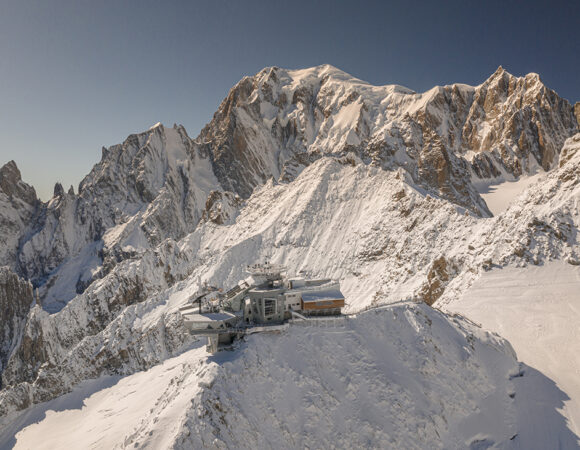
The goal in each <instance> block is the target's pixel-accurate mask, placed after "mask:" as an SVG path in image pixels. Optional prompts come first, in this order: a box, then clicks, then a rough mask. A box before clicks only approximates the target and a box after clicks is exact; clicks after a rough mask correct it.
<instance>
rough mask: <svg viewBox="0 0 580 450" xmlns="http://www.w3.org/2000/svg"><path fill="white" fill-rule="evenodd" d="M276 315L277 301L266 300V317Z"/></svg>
mask: <svg viewBox="0 0 580 450" xmlns="http://www.w3.org/2000/svg"><path fill="white" fill-rule="evenodd" d="M275 313H276V300H275V299H273V298H265V299H264V316H271V315H273V314H275Z"/></svg>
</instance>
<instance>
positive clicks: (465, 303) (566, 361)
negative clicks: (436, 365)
mask: <svg viewBox="0 0 580 450" xmlns="http://www.w3.org/2000/svg"><path fill="white" fill-rule="evenodd" d="M446 309H448V310H450V311H453V312H459V313H461V314H464V315H466V316H467V317H469V318H471V319H473V320H475V321H476V322H479V323H481V324H482V326H483V327H484V328H486V329H489V330H492V331H494V332H496V333H498V334H500V335H501V336H503V337H504V338H506V339H507V340H509V342H510V343H511V344H512V345H513V346H514V349H515V350H516V352H517V354H518V359H520V360H521V361H522V362H524V363H526V364H528V365H529V366H531V367H534V368H535V369H537V370H539V371H540V372H542V373H543V374H544V375H546V376H547V377H549V378H551V379H552V380H554V381H555V382H556V384H557V385H558V387H559V388H560V389H562V390H563V391H564V392H566V394H567V395H568V396H569V397H570V399H569V400H567V401H566V402H565V405H564V408H563V413H564V415H565V416H566V417H567V418H568V420H569V425H570V428H571V430H572V431H574V432H575V433H576V434H577V435H579V436H580V266H574V265H570V264H567V263H565V262H562V261H559V262H552V263H549V264H546V265H545V266H533V267H526V268H514V267H506V268H502V269H496V270H492V271H490V272H488V273H486V274H484V275H483V276H482V277H481V278H480V279H479V280H477V281H476V282H475V283H474V284H473V286H471V288H470V289H469V290H468V291H467V292H466V293H465V294H464V295H463V297H462V298H460V299H458V300H457V301H455V302H451V303H449V304H448V305H447V306H446Z"/></svg>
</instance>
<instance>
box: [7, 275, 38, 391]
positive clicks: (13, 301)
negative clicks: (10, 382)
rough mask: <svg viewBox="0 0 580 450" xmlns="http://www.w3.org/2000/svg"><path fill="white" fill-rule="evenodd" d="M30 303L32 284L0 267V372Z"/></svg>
mask: <svg viewBox="0 0 580 450" xmlns="http://www.w3.org/2000/svg"><path fill="white" fill-rule="evenodd" d="M31 305H32V285H31V284H30V283H29V282H28V281H25V280H23V279H21V278H19V277H18V276H17V275H16V274H15V273H13V272H12V271H11V270H10V269H8V267H0V372H1V371H3V370H4V367H5V366H6V363H7V361H8V357H9V356H10V354H11V352H12V350H13V349H14V348H15V347H17V345H18V342H17V338H18V337H19V336H20V335H21V334H22V331H23V330H24V325H25V323H26V318H27V316H28V311H29V310H30V306H31ZM1 388H2V382H1V380H0V389H1Z"/></svg>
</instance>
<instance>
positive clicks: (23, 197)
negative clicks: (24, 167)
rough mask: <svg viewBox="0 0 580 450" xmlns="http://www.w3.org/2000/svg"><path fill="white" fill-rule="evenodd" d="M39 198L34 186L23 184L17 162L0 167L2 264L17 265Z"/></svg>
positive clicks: (0, 247)
mask: <svg viewBox="0 0 580 450" xmlns="http://www.w3.org/2000/svg"><path fill="white" fill-rule="evenodd" d="M39 206H40V201H39V200H38V198H37V197H36V192H35V190H34V188H33V187H32V186H29V185H28V184H26V183H24V182H23V181H22V177H21V174H20V170H18V167H17V166H16V163H15V162H14V161H10V162H8V163H7V164H5V165H4V166H2V167H1V168H0V265H8V266H10V267H11V268H12V269H13V270H16V269H17V267H18V264H17V255H18V246H19V242H20V240H21V239H22V238H23V237H24V236H25V235H26V233H27V232H28V231H29V230H30V223H31V222H32V221H33V218H34V217H35V215H36V214H37V212H38V208H39Z"/></svg>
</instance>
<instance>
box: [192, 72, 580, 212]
mask: <svg viewBox="0 0 580 450" xmlns="http://www.w3.org/2000/svg"><path fill="white" fill-rule="evenodd" d="M577 127H578V125H577V123H576V120H575V118H574V113H573V108H572V106H571V105H570V104H569V103H568V102H567V101H566V100H563V99H562V98H560V97H558V95H557V94H556V93H555V92H554V91H551V90H550V89H548V88H546V87H545V86H544V85H543V84H542V82H541V80H540V79H539V77H538V76H537V75H536V74H529V75H527V76H525V77H521V78H518V77H514V76H513V75H510V74H509V73H507V72H506V71H505V70H504V69H502V68H501V67H500V68H499V69H498V70H497V71H496V72H495V73H494V74H493V75H492V76H491V77H490V78H489V79H488V80H486V81H485V82H484V83H483V84H482V85H480V86H477V87H471V86H466V85H459V84H456V85H452V86H444V87H436V88H433V89H431V90H430V91H427V92H425V93H423V94H417V93H415V92H413V91H410V90H408V89H405V88H402V87H400V86H381V87H376V86H371V85H369V84H367V83H364V82H362V81H360V80H357V79H355V78H353V77H351V76H349V75H348V74H345V73H344V72H341V71H340V70H338V69H336V68H334V67H332V66H328V65H325V66H319V67H315V68H311V69H305V70H298V71H289V70H284V69H279V68H277V67H272V68H267V69H264V70H262V71H261V72H259V73H258V74H256V75H255V76H253V77H246V78H244V79H243V80H242V81H240V83H238V84H237V85H236V86H235V87H234V88H233V89H232V91H231V92H230V94H229V95H228V97H227V98H226V99H225V100H224V102H223V103H222V104H221V105H220V107H219V109H218V111H217V112H216V114H215V115H214V118H213V120H212V121H211V122H210V123H209V124H208V125H207V126H206V127H205V128H204V129H203V130H202V132H201V134H200V137H199V141H198V142H199V145H200V146H202V147H203V148H205V149H207V151H208V152H209V153H210V154H211V155H212V161H213V164H214V170H215V173H216V176H217V177H218V179H219V180H220V183H221V184H222V186H224V187H225V189H227V190H231V191H233V192H236V193H238V194H239V195H241V196H242V197H248V196H249V195H250V193H251V192H252V190H253V188H254V187H256V186H258V185H260V184H263V183H264V182H265V180H267V179H268V178H270V177H274V178H275V179H280V180H283V181H291V180H292V179H293V178H292V177H295V176H296V174H297V173H299V171H300V170H301V168H303V167H304V166H305V165H306V164H308V163H311V162H312V161H315V160H316V159H318V158H319V157H320V156H321V155H344V154H346V153H349V152H354V153H356V154H357V155H359V156H360V157H361V158H362V159H363V161H365V162H367V163H373V164H377V165H379V166H381V167H383V168H384V169H387V170H391V169H396V168H398V167H402V168H404V169H405V170H407V171H408V172H409V173H410V174H411V176H412V177H413V179H414V181H415V182H416V183H417V184H419V185H421V186H422V187H424V188H426V189H427V190H429V191H430V192H431V193H433V194H435V195H438V196H440V197H442V198H445V199H447V200H450V201H452V202H453V203H456V204H458V205H461V206H463V207H465V208H467V209H469V210H471V211H473V212H475V213H476V214H483V215H487V214H489V211H488V210H487V207H486V205H485V204H484V203H483V201H482V200H481V198H480V197H479V195H478V194H477V192H475V190H474V189H473V186H472V185H471V183H470V181H471V178H472V177H473V176H475V177H479V178H482V179H489V178H495V177H497V176H498V175H500V174H501V173H508V174H511V175H513V176H514V177H517V176H519V175H521V174H522V173H532V172H534V171H535V170H536V167H537V166H541V167H542V168H543V169H545V170H547V169H549V168H551V167H552V166H553V164H554V161H555V160H556V156H557V153H558V151H559V149H560V147H561V146H562V144H563V143H564V140H565V139H566V138H568V137H569V136H571V135H572V134H573V133H574V132H575V130H576V129H577ZM304 155H309V156H308V157H306V156H304ZM288 169H290V170H288Z"/></svg>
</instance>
